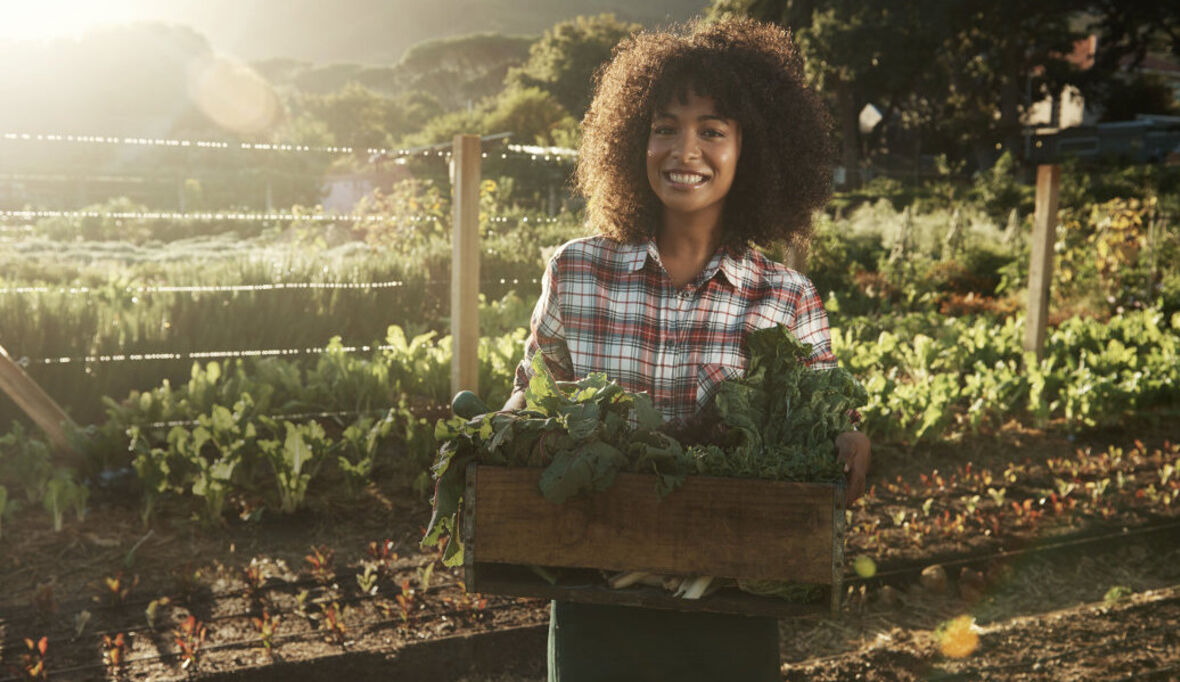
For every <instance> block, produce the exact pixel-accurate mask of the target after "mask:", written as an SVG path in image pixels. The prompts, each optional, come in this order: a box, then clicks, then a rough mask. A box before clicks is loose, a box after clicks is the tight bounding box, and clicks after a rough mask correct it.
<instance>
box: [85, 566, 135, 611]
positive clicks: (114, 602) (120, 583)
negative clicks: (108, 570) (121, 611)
mask: <svg viewBox="0 0 1180 682" xmlns="http://www.w3.org/2000/svg"><path fill="white" fill-rule="evenodd" d="M103 584H104V585H105V587H106V592H105V594H106V597H107V602H108V603H109V604H110V605H111V606H122V605H123V604H124V603H125V602H126V601H127V597H128V596H129V595H130V594H131V590H132V589H134V588H135V586H136V585H138V584H139V576H138V575H133V576H131V579H130V580H128V579H127V578H126V577H125V576H124V575H123V571H118V572H117V573H115V574H114V575H111V576H107V577H106V578H105V579H104V580H103ZM95 601H101V599H99V598H97V597H96V598H95Z"/></svg>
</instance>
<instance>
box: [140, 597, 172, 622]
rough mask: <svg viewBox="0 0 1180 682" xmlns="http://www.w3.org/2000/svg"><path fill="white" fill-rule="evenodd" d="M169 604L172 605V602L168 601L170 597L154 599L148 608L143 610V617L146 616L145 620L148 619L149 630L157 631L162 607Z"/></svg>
mask: <svg viewBox="0 0 1180 682" xmlns="http://www.w3.org/2000/svg"><path fill="white" fill-rule="evenodd" d="M169 603H170V600H169V599H168V597H160V598H159V599H153V600H152V601H151V602H150V603H149V604H148V605H147V608H146V609H144V610H143V615H144V618H146V619H147V626H148V629H150V630H155V629H156V623H158V622H159V618H160V607H161V606H167V605H168V604H169Z"/></svg>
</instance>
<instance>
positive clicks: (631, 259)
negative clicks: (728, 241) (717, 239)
mask: <svg viewBox="0 0 1180 682" xmlns="http://www.w3.org/2000/svg"><path fill="white" fill-rule="evenodd" d="M745 251H746V250H745V249H743V250H740V251H739V250H736V249H728V248H725V247H722V248H721V249H720V252H719V253H720V259H718V257H717V256H716V255H714V256H713V258H712V259H711V260H710V261H709V264H708V265H707V266H705V274H706V275H708V277H706V279H708V278H710V277H712V276H713V275H715V274H716V273H717V270H720V271H721V274H723V275H725V278H726V279H727V280H729V283H730V284H731V285H733V286H734V287H736V288H739V289H741V288H745V287H746V286H747V285H748V284H749V283H750V279H751V277H752V275H753V273H752V272H751V263H750V259H749V257H748V256H747V255H746V253H745ZM735 252H736V253H737V255H736V256H735V255H734V254H735ZM621 256H622V262H623V266H624V267H625V268H626V270H627V272H635V271H636V270H639V269H640V268H642V267H643V266H644V264H645V263H646V262H647V260H648V259H649V258H650V259H651V260H652V261H655V262H659V259H660V252H659V249H657V247H656V240H655V239H654V238H652V239H648V240H647V241H646V242H643V243H640V244H624V245H623V248H622V254H621Z"/></svg>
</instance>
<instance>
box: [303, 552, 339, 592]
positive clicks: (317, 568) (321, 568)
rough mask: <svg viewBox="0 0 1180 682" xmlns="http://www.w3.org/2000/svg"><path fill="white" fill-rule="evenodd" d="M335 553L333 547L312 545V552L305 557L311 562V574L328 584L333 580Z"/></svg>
mask: <svg viewBox="0 0 1180 682" xmlns="http://www.w3.org/2000/svg"><path fill="white" fill-rule="evenodd" d="M334 555H335V552H333V551H332V550H331V549H328V547H327V546H325V545H320V546H319V547H312V548H311V554H308V555H307V556H305V557H304V559H305V560H306V561H307V563H309V564H311V575H312V577H314V578H315V579H316V580H318V581H319V582H321V583H323V584H325V585H327V584H328V583H330V582H332V577H333V576H332V557H333V556H334Z"/></svg>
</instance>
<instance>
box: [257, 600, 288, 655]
mask: <svg viewBox="0 0 1180 682" xmlns="http://www.w3.org/2000/svg"><path fill="white" fill-rule="evenodd" d="M281 620H282V618H281V617H280V616H272V615H270V612H268V611H266V610H265V609H263V611H262V616H256V617H254V618H251V619H250V622H251V623H252V624H253V625H254V629H255V630H257V631H258V636H259V637H260V638H261V639H262V646H263V647H265V648H266V653H267V655H268V656H273V655H274V651H273V648H274V636H275V633H276V632H278V630H279V622H280V621H281Z"/></svg>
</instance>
